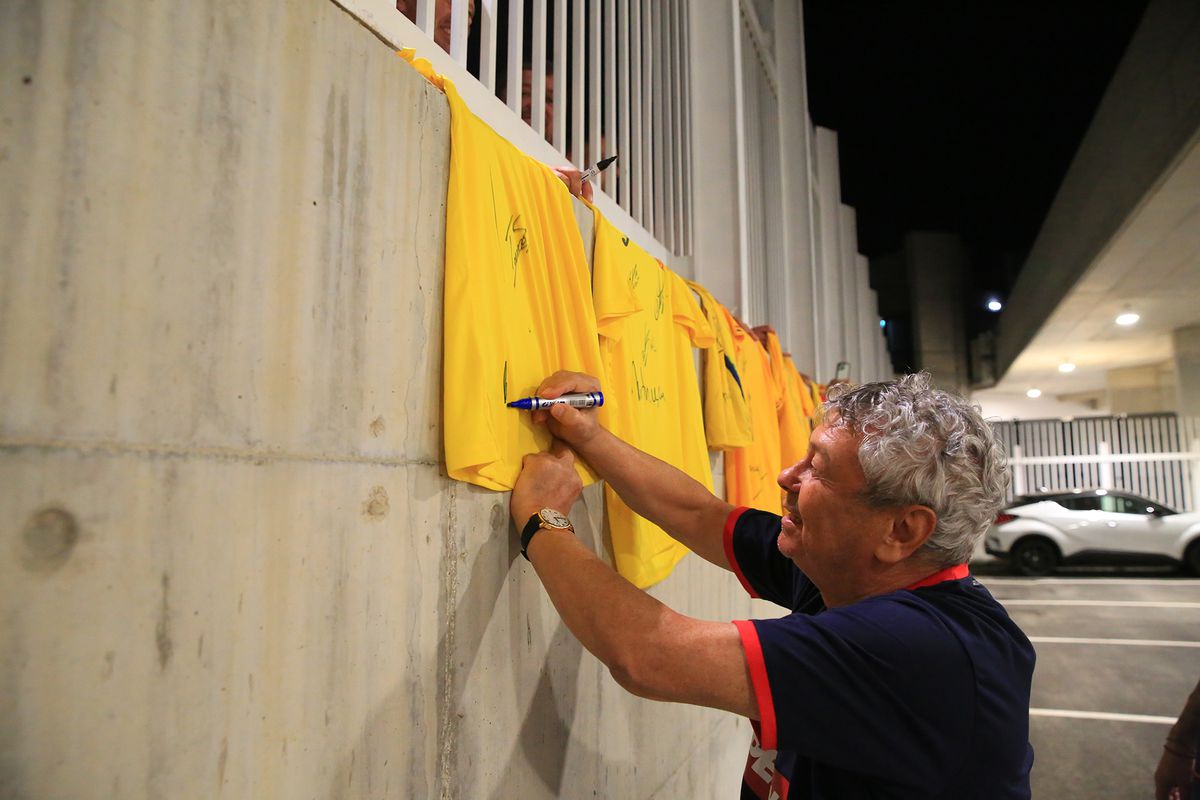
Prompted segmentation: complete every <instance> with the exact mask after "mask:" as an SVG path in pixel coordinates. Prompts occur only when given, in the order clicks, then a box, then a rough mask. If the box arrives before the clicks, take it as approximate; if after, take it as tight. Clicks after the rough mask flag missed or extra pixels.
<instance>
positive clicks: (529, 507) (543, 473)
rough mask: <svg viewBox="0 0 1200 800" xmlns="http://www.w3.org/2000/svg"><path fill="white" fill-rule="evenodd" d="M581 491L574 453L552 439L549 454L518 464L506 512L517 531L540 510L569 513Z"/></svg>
mask: <svg viewBox="0 0 1200 800" xmlns="http://www.w3.org/2000/svg"><path fill="white" fill-rule="evenodd" d="M559 407H560V408H561V406H559ZM572 410H574V409H572ZM582 491H583V481H581V480H580V479H579V474H578V473H577V472H576V471H575V454H574V453H573V452H571V448H569V447H567V446H566V445H565V444H563V443H562V442H560V441H559V440H557V439H555V440H554V442H552V443H551V445H550V451H549V452H547V453H534V454H533V455H528V456H525V458H524V459H523V460H522V461H521V474H520V475H518V476H517V483H516V485H514V486H513V491H512V499H511V500H510V501H509V504H508V510H509V513H510V514H512V518H513V522H514V523H516V525H517V530H521V528H523V527H525V523H526V522H528V521H529V518H530V517H532V516H533V515H534V514H536V513H537V512H539V511H541V510H542V509H543V508H552V509H554V510H555V511H558V512H561V513H562V514H570V513H571V506H573V505H575V501H576V500H578V499H579V493H580V492H582Z"/></svg>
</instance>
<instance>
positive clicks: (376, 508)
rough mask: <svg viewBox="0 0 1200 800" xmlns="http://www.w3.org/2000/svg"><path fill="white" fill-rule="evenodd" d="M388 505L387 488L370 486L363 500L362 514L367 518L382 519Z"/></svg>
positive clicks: (385, 514)
mask: <svg viewBox="0 0 1200 800" xmlns="http://www.w3.org/2000/svg"><path fill="white" fill-rule="evenodd" d="M390 507H391V506H390V504H389V503H388V493H387V490H386V489H384V488H383V487H382V486H372V487H371V494H370V495H369V496H368V497H367V499H366V500H364V501H363V506H362V510H363V516H365V517H367V518H368V519H383V518H384V517H386V516H387V513H388V510H389V508H390Z"/></svg>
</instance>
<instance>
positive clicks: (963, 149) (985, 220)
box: [804, 0, 1146, 327]
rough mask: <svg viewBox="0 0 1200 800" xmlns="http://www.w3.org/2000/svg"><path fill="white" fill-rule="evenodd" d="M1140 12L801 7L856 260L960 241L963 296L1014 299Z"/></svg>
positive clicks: (1111, 1)
mask: <svg viewBox="0 0 1200 800" xmlns="http://www.w3.org/2000/svg"><path fill="white" fill-rule="evenodd" d="M1145 6H1146V2H1145V0H1136V1H1135V2H1131V1H1130V0H1103V2H1096V1H1095V0H1091V2H1080V1H1078V0H1072V1H1071V2H1064V1H1063V0H1045V1H1044V2H1028V1H1021V0H978V1H975V0H961V1H960V2H897V1H896V0H891V1H890V2H889V1H887V0H806V1H805V3H804V11H805V38H806V42H805V44H806V50H807V54H808V64H807V68H808V86H809V101H810V110H811V113H812V116H813V121H814V122H815V123H816V124H818V125H821V126H824V127H827V128H832V129H834V130H836V131H838V140H839V152H840V159H841V178H842V200H843V202H845V203H847V204H849V205H851V206H854V208H855V209H856V210H857V212H858V238H859V249H860V251H861V252H862V253H864V254H865V255H867V256H868V257H876V256H880V255H884V254H886V253H889V252H892V251H894V250H896V249H897V248H898V247H899V246H900V244H901V241H902V238H903V235H904V233H905V232H906V231H908V230H913V229H922V230H940V231H952V232H957V233H960V234H962V236H963V238H964V242H965V244H966V246H967V249H968V252H969V254H970V257H971V261H972V280H971V281H970V282H969V283H968V284H967V285H968V287H971V288H973V289H974V290H975V291H977V292H978V291H983V290H985V289H995V290H998V291H1000V292H1002V293H1004V292H1006V291H1007V290H1008V288H1009V287H1010V286H1011V282H1012V280H1013V278H1014V277H1015V273H1016V271H1017V269H1018V268H1019V267H1020V264H1021V262H1022V261H1024V258H1025V255H1026V254H1027V253H1028V250H1029V247H1030V245H1032V243H1033V241H1034V238H1035V237H1036V235H1037V232H1038V228H1039V226H1040V225H1041V221H1042V218H1043V217H1044V216H1045V214H1046V211H1047V210H1048V209H1049V207H1050V203H1051V202H1052V200H1053V199H1054V194H1055V192H1056V190H1057V189H1058V185H1059V183H1060V182H1061V181H1062V178H1063V176H1064V175H1065V173H1066V170H1067V167H1068V166H1069V165H1070V161H1071V157H1072V156H1073V155H1074V153H1075V150H1076V148H1077V147H1078V146H1079V142H1080V140H1081V139H1082V137H1083V134H1084V132H1085V131H1086V130H1087V126H1088V124H1089V122H1090V121H1091V118H1092V115H1093V114H1094V112H1095V110H1096V106H1097V104H1098V103H1099V101H1100V98H1101V96H1102V95H1103V93H1104V89H1105V87H1106V86H1107V85H1108V82H1109V80H1110V79H1111V78H1112V75H1113V72H1114V70H1115V69H1116V67H1117V64H1118V62H1119V61H1120V58H1121V55H1122V53H1123V52H1124V50H1125V47H1126V45H1127V44H1128V43H1129V39H1130V37H1131V36H1132V35H1133V32H1134V30H1135V29H1136V27H1137V23H1138V21H1139V20H1140V18H1141V15H1142V12H1143V11H1144V9H1145ZM972 327H975V326H972Z"/></svg>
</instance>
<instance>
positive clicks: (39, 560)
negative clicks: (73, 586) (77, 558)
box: [21, 508, 79, 572]
mask: <svg viewBox="0 0 1200 800" xmlns="http://www.w3.org/2000/svg"><path fill="white" fill-rule="evenodd" d="M78 541H79V522H78V521H77V520H76V519H75V517H74V515H73V514H71V513H70V512H69V511H65V510H63V509H61V508H44V509H42V510H41V511H38V512H37V513H35V514H33V515H32V516H31V517H30V518H29V519H27V520H26V521H25V526H24V527H23V528H22V530H21V562H22V563H23V564H24V565H25V567H26V568H27V569H30V570H33V571H35V572H53V571H54V570H57V569H58V568H59V567H61V566H62V565H63V564H65V563H66V562H67V559H69V558H70V557H71V552H72V551H73V550H74V549H75V545H76V543H78Z"/></svg>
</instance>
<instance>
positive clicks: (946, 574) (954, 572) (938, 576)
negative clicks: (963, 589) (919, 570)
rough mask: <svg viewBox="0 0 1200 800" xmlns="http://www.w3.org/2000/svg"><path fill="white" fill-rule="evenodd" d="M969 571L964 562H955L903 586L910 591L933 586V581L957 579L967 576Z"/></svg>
mask: <svg viewBox="0 0 1200 800" xmlns="http://www.w3.org/2000/svg"><path fill="white" fill-rule="evenodd" d="M970 572H971V571H970V570H969V569H967V565H966V564H955V565H954V566H953V567H946V568H945V569H944V570H942V571H941V572H935V573H933V574H932V575H930V576H929V577H928V578H924V579H923V580H919V581H917V582H916V583H914V584H913V585H912V586H905V587H904V588H905V589H908V590H909V591H912V590H913V589H920V588H922V587H925V586H933V585H934V584H935V583H941V582H942V581H957V580H961V579H963V578H965V577H967V575H969V574H970Z"/></svg>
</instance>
